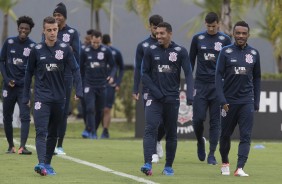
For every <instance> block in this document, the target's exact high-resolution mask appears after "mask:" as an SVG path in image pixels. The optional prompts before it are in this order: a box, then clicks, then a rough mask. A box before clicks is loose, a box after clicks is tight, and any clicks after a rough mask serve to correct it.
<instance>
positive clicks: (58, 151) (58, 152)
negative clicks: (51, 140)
mask: <svg viewBox="0 0 282 184" xmlns="http://www.w3.org/2000/svg"><path fill="white" fill-rule="evenodd" d="M65 154H66V153H65V152H64V149H63V148H62V147H57V148H55V151H54V155H65Z"/></svg>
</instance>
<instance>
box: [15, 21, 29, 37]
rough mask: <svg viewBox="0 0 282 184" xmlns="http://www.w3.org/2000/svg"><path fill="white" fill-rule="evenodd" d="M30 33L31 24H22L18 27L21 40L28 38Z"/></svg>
mask: <svg viewBox="0 0 282 184" xmlns="http://www.w3.org/2000/svg"><path fill="white" fill-rule="evenodd" d="M30 31H31V29H30V26H29V24H27V23H21V24H20V25H19V27H18V32H19V38H20V39H21V40H25V39H26V38H27V37H28V35H29V33H30Z"/></svg>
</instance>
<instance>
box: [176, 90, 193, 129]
mask: <svg viewBox="0 0 282 184" xmlns="http://www.w3.org/2000/svg"><path fill="white" fill-rule="evenodd" d="M179 98H180V106H179V110H178V122H179V123H180V124H181V125H183V124H184V123H186V122H188V121H192V118H193V109H192V106H188V105H187V104H186V93H185V92H184V91H181V92H180V94H179Z"/></svg>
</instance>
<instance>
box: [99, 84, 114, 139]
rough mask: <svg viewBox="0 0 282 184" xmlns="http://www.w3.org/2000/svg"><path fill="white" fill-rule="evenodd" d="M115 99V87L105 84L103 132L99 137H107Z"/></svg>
mask: <svg viewBox="0 0 282 184" xmlns="http://www.w3.org/2000/svg"><path fill="white" fill-rule="evenodd" d="M114 101H115V88H114V87H112V86H107V88H106V98H105V108H104V112H103V133H102V135H101V138H109V137H110V134H109V126H110V123H111V110H112V106H113V104H114Z"/></svg>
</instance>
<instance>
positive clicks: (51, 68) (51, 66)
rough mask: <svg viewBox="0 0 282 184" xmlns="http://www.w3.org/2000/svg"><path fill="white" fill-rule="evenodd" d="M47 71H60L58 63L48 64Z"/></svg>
mask: <svg viewBox="0 0 282 184" xmlns="http://www.w3.org/2000/svg"><path fill="white" fill-rule="evenodd" d="M46 70H47V71H48V72H53V71H58V70H59V67H58V65H57V64H56V63H50V64H46Z"/></svg>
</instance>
